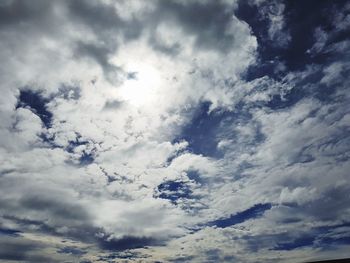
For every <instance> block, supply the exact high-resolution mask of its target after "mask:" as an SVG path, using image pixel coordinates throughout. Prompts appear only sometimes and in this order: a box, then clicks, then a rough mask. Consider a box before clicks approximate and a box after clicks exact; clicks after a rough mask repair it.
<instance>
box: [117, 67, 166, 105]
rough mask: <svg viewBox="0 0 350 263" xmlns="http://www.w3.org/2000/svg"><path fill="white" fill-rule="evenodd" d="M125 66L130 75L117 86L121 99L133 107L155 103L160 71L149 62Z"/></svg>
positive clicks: (159, 84)
mask: <svg viewBox="0 0 350 263" xmlns="http://www.w3.org/2000/svg"><path fill="white" fill-rule="evenodd" d="M126 68H127V69H128V70H129V71H130V72H132V73H131V74H132V76H131V77H129V78H128V79H127V80H125V82H124V83H123V84H122V85H121V86H120V87H119V88H118V93H119V95H120V97H121V98H122V100H125V101H126V102H128V103H130V104H131V105H133V106H135V107H141V106H146V105H150V104H152V103H156V101H157V94H158V92H159V89H160V86H161V78H160V72H159V71H158V70H157V69H155V68H154V66H153V65H152V64H151V63H142V62H139V63H130V64H129V65H126Z"/></svg>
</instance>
